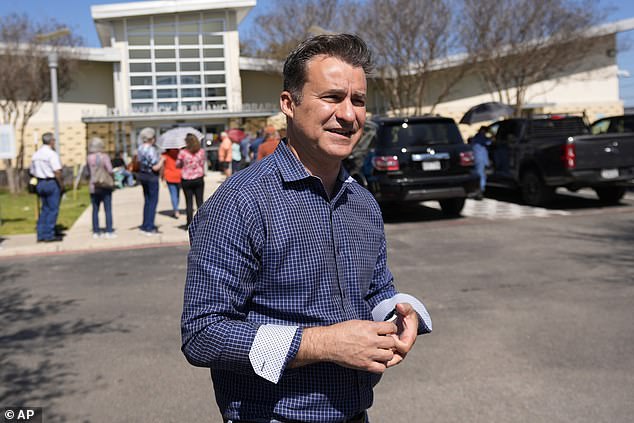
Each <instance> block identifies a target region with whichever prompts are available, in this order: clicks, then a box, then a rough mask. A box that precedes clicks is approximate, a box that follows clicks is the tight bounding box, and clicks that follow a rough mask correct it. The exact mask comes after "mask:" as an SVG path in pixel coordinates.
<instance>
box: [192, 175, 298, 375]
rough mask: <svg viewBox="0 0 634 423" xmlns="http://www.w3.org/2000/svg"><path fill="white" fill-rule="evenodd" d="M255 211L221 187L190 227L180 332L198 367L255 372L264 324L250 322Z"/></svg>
mask: <svg viewBox="0 0 634 423" xmlns="http://www.w3.org/2000/svg"><path fill="white" fill-rule="evenodd" d="M252 209H253V205H252V204H251V203H250V202H249V201H246V200H245V199H243V198H242V194H241V192H238V191H236V190H234V189H231V188H230V187H227V186H226V185H225V186H221V187H220V188H219V189H218V190H217V191H216V193H215V194H214V196H212V198H211V199H210V200H209V201H207V202H206V203H205V204H204V206H203V207H202V208H201V209H200V211H199V212H198V213H197V214H196V216H195V218H194V220H193V222H192V224H191V226H190V244H191V249H190V252H189V255H188V259H187V276H186V281H185V295H184V305H183V315H182V320H181V333H182V351H183V353H184V354H185V356H186V358H187V360H188V361H189V362H190V363H191V364H193V365H195V366H201V367H213V368H219V369H224V370H230V371H234V372H238V373H242V374H253V372H254V370H253V366H252V364H251V360H250V358H249V353H250V351H251V346H252V344H253V341H254V339H255V337H256V334H257V333H258V329H259V327H260V326H261V325H260V324H257V323H254V322H249V321H247V319H246V318H247V314H248V308H247V307H248V305H247V303H248V301H249V298H251V296H252V293H253V291H254V289H255V281H256V275H257V273H258V271H259V268H260V261H259V254H260V253H259V252H260V250H261V247H260V245H261V239H260V238H259V237H260V236H261V235H260V234H261V231H260V229H259V228H258V227H257V225H259V224H260V225H261V223H258V218H257V216H256V215H255V213H254V212H253V211H252ZM263 334H264V335H262V336H264V337H266V336H268V335H266V332H263ZM285 339H286V338H285Z"/></svg>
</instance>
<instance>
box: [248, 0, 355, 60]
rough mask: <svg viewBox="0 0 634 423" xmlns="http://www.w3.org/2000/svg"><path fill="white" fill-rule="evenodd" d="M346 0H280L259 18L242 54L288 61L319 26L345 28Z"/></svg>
mask: <svg viewBox="0 0 634 423" xmlns="http://www.w3.org/2000/svg"><path fill="white" fill-rule="evenodd" d="M349 3H351V2H349V1H346V0H279V1H276V2H275V7H274V8H273V9H272V10H270V11H267V12H262V13H261V14H259V15H258V16H256V17H255V25H254V27H253V28H252V30H251V31H250V32H249V33H248V34H246V36H245V38H244V40H243V41H242V42H241V43H240V44H241V45H240V49H241V51H242V54H244V55H246V56H254V57H263V58H267V59H274V60H284V59H285V58H286V56H287V55H288V53H290V51H291V50H292V49H293V48H294V47H295V46H297V44H298V43H299V42H300V41H302V40H304V39H305V38H306V37H308V36H309V35H310V34H311V28H314V27H316V26H318V27H321V28H325V29H326V30H328V31H337V30H341V29H342V23H343V22H344V21H345V20H346V19H345V16H346V10H350V9H351V7H349Z"/></svg>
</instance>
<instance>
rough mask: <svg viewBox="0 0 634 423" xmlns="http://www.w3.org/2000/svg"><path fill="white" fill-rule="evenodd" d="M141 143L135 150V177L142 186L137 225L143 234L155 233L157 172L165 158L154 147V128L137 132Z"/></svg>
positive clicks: (157, 192) (157, 188)
mask: <svg viewBox="0 0 634 423" xmlns="http://www.w3.org/2000/svg"><path fill="white" fill-rule="evenodd" d="M139 138H140V140H141V142H142V144H141V145H140V146H139V148H138V150H137V157H138V160H139V173H138V174H137V178H138V180H139V182H140V183H141V186H142V187H143V199H144V202H143V223H142V224H141V226H140V227H139V229H140V230H141V233H142V234H143V235H148V236H151V235H155V234H157V233H158V228H157V227H156V225H155V224H154V219H155V217H156V206H157V204H158V197H159V173H160V171H161V169H162V168H163V163H164V161H165V159H164V158H163V157H161V154H160V153H159V151H158V148H157V147H156V145H155V144H156V136H155V132H154V129H152V128H143V129H142V130H141V132H140V133H139Z"/></svg>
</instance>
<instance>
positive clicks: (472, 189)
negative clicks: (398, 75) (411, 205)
mask: <svg viewBox="0 0 634 423" xmlns="http://www.w3.org/2000/svg"><path fill="white" fill-rule="evenodd" d="M344 166H345V167H346V169H347V170H348V172H349V173H350V175H351V176H352V177H354V178H355V179H356V180H357V181H358V182H359V183H360V184H361V185H363V186H364V187H366V188H367V189H368V190H370V192H371V193H372V194H373V195H374V197H375V198H376V199H377V201H378V202H379V203H383V204H389V203H400V202H410V201H411V202H415V201H425V200H437V201H438V202H439V203H440V207H441V209H442V211H443V213H444V214H445V215H447V216H457V215H459V214H460V212H461V211H462V208H463V207H464V203H465V199H466V198H467V197H474V196H476V195H478V194H479V192H480V188H479V179H478V176H477V175H476V174H475V172H474V167H473V151H472V150H471V146H469V145H467V144H465V143H464V141H463V139H462V136H461V135H460V130H459V129H458V125H456V123H455V122H454V120H453V119H451V118H445V117H439V116H418V117H400V118H388V117H376V118H373V119H372V120H371V121H368V122H367V123H366V126H365V128H364V134H363V136H362V138H361V140H360V141H359V143H358V144H357V146H356V147H355V149H354V150H353V152H352V154H351V155H350V157H348V158H347V159H346V160H344Z"/></svg>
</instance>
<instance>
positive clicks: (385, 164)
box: [372, 156, 400, 171]
mask: <svg viewBox="0 0 634 423" xmlns="http://www.w3.org/2000/svg"><path fill="white" fill-rule="evenodd" d="M372 165H373V166H374V168H375V169H376V170H384V171H385V170H387V171H390V170H399V169H400V167H399V164H398V157H397V156H376V157H374V158H373V159H372Z"/></svg>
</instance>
